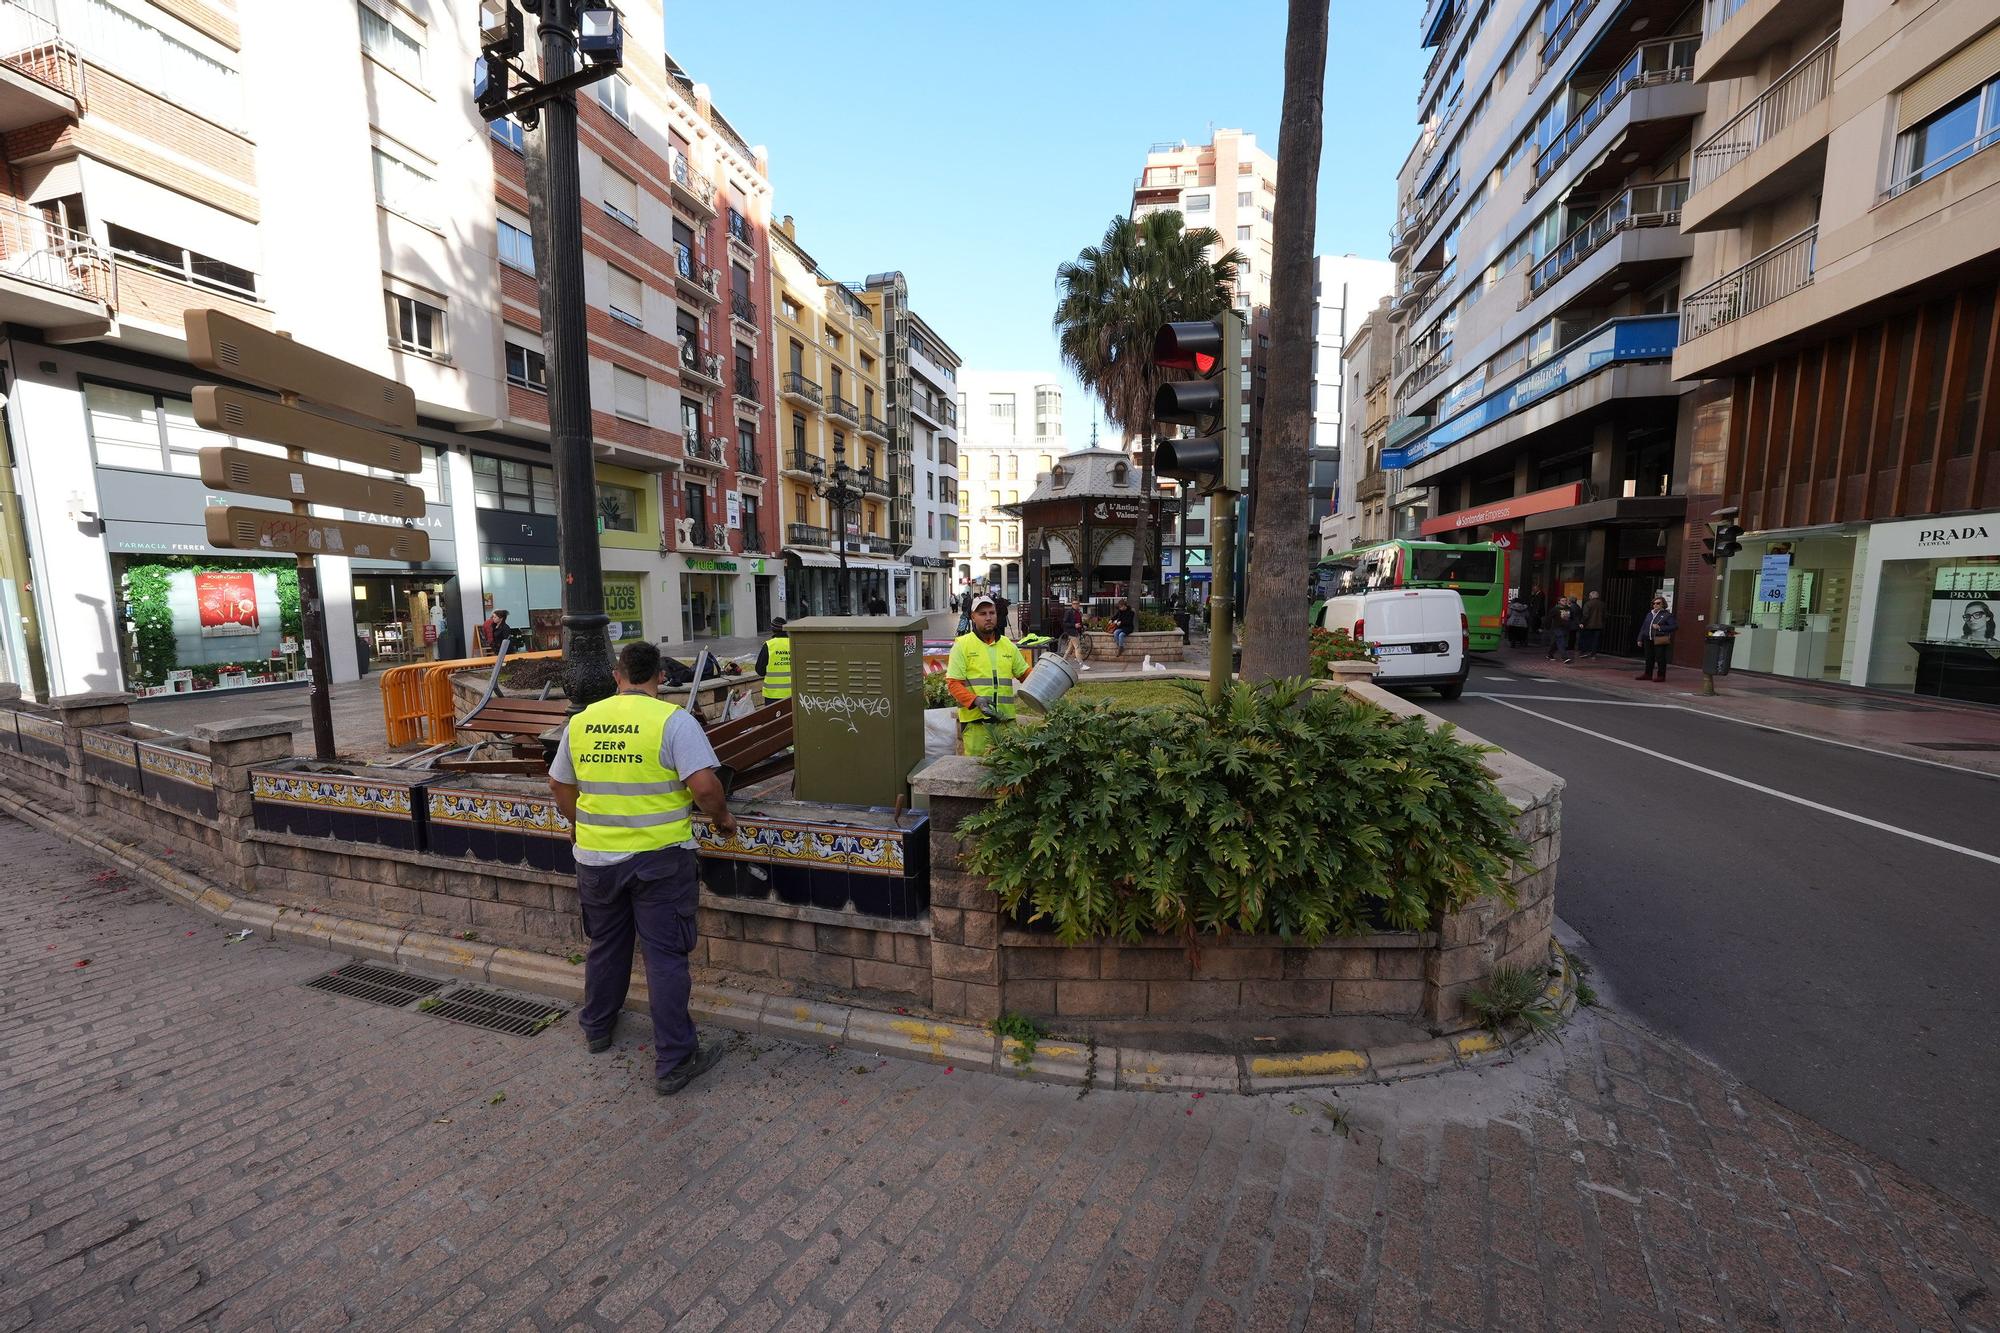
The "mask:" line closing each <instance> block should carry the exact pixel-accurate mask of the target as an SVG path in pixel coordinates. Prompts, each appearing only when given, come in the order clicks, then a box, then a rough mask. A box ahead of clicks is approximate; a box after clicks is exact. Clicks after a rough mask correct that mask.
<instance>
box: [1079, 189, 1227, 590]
mask: <svg viewBox="0 0 2000 1333" xmlns="http://www.w3.org/2000/svg"><path fill="white" fill-rule="evenodd" d="M1211 254H1214V255H1216V256H1217V257H1216V258H1213V259H1211V258H1210V257H1209V256H1210V255H1211ZM1242 262H1243V256H1242V255H1241V254H1239V253H1237V252H1236V251H1235V250H1228V251H1224V250H1223V248H1222V235H1221V233H1219V232H1217V231H1216V230H1215V229H1214V228H1213V227H1195V228H1192V229H1187V230H1184V229H1183V227H1182V224H1181V215H1180V214H1179V213H1178V212H1176V211H1174V210H1172V209H1168V210H1166V211H1163V212H1159V213H1149V214H1147V215H1146V216H1145V217H1143V218H1140V219H1139V220H1138V221H1137V222H1134V221H1132V220H1131V219H1130V218H1123V217H1119V218H1113V219H1112V220H1111V225H1110V226H1108V227H1106V228H1105V229H1104V239H1103V240H1101V241H1099V242H1098V243H1097V244H1096V245H1090V246H1085V247H1084V248H1083V249H1082V250H1080V251H1078V252H1077V256H1076V258H1075V260H1073V261H1071V262H1070V263H1067V264H1061V265H1058V266H1057V268H1056V289H1057V291H1058V292H1059V293H1060V297H1059V299H1058V300H1057V302H1056V314H1055V321H1054V323H1055V330H1056V334H1057V341H1058V344H1059V346H1060V348H1061V350H1062V359H1063V363H1064V364H1065V365H1067V366H1069V368H1070V369H1071V370H1073V371H1075V372H1076V377H1077V378H1078V379H1079V380H1082V381H1083V385H1084V387H1085V388H1087V389H1089V390H1090V391H1091V392H1092V393H1094V394H1096V395H1097V398H1098V401H1099V402H1101V403H1102V404H1103V405H1104V416H1105V419H1106V420H1108V421H1109V422H1110V423H1111V424H1112V425H1114V426H1117V427H1118V428H1119V429H1121V430H1123V431H1124V432H1125V433H1126V434H1127V435H1128V436H1134V435H1137V436H1143V437H1144V440H1145V445H1144V451H1143V453H1142V454H1141V457H1140V469H1139V472H1140V477H1139V484H1140V496H1141V503H1140V505H1139V526H1138V529H1137V531H1136V532H1134V534H1133V543H1132V569H1131V586H1132V596H1133V602H1134V605H1135V606H1136V605H1137V603H1138V596H1139V592H1140V590H1141V588H1142V587H1143V586H1144V585H1143V578H1144V573H1143V571H1144V569H1145V562H1146V557H1147V555H1148V553H1149V552H1150V551H1151V550H1152V546H1153V508H1152V497H1153V486H1154V482H1153V395H1154V394H1155V393H1157V392H1158V390H1159V387H1160V382H1161V379H1162V378H1163V376H1164V372H1162V371H1160V370H1159V369H1157V368H1156V367H1155V366H1154V365H1153V338H1154V336H1155V335H1156V334H1158V332H1159V330H1160V326H1161V325H1162V324H1167V323H1171V322H1173V321H1175V320H1184V319H1215V318H1218V317H1219V316H1220V315H1221V314H1222V312H1223V311H1224V310H1226V309H1228V308H1229V298H1230V293H1231V291H1232V290H1233V289H1234V286H1235V283H1236V269H1237V266H1238V265H1239V264H1241V263H1242ZM1082 559H1083V562H1084V563H1085V565H1086V566H1088V564H1089V561H1090V556H1089V553H1088V552H1085V553H1083V556H1082Z"/></svg>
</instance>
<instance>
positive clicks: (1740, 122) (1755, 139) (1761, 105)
mask: <svg viewBox="0 0 2000 1333" xmlns="http://www.w3.org/2000/svg"><path fill="white" fill-rule="evenodd" d="M1838 41H1839V34H1838V33H1836V34H1834V35H1833V36H1832V37H1829V38H1827V39H1826V40H1825V41H1823V42H1821V43H1820V44H1819V45H1818V46H1815V47H1814V48H1813V49H1812V50H1811V51H1810V52H1808V53H1807V54H1806V57H1805V59H1803V60H1801V61H1799V62H1798V63H1797V64H1796V65H1793V66H1792V67H1791V68H1790V69H1788V70H1786V71H1785V72H1784V73H1783V74H1781V75H1779V76H1778V78H1777V80H1776V81H1775V82H1774V83H1772V84H1771V86H1770V87H1768V88H1766V89H1765V90H1764V91H1763V92H1762V93H1760V94H1758V96H1757V100H1756V101H1754V102H1752V103H1751V104H1750V105H1749V106H1746V107H1744V108H1743V109H1742V110H1741V111H1739V112H1737V113H1736V114H1735V115H1733V116H1731V117H1730V118H1729V119H1728V120H1727V121H1725V122H1724V123H1723V126H1722V128H1721V129H1719V130H1717V131H1716V132H1715V133H1714V134H1711V135H1709V136H1708V138H1707V140H1706V141H1704V142H1703V143H1702V145H1701V147H1699V148H1697V149H1695V150H1694V188H1695V189H1697V190H1701V189H1704V188H1706V187H1707V186H1708V185H1710V184H1711V183H1712V182H1714V181H1715V179H1716V178H1717V177H1719V176H1721V175H1722V173H1723V172H1725V171H1728V170H1729V169H1730V168H1731V167H1733V166H1735V165H1736V164H1737V163H1738V162H1741V161H1742V160H1743V159H1744V158H1746V157H1748V156H1750V154H1752V153H1754V152H1756V151H1757V150H1758V149H1759V148H1761V147H1763V146H1764V144H1766V143H1768V142H1769V141H1770V140H1771V139H1772V137H1774V136H1775V135H1777V134H1778V133H1779V132H1780V131H1782V130H1783V129H1785V128H1786V127H1787V126H1789V125H1791V124H1792V123H1793V122H1794V121H1796V120H1797V119H1798V118H1799V117H1800V116H1802V115H1804V114H1805V113H1806V112H1807V111H1809V110H1811V109H1812V108H1813V107H1815V106H1817V105H1819V104H1820V103H1821V102H1823V101H1825V100H1826V95H1827V93H1829V92H1831V91H1832V89H1833V57H1834V51H1835V47H1836V46H1837V45H1838Z"/></svg>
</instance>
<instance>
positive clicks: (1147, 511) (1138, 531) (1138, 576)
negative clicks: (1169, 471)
mask: <svg viewBox="0 0 2000 1333" xmlns="http://www.w3.org/2000/svg"><path fill="white" fill-rule="evenodd" d="M1140 447H1141V449H1143V450H1144V452H1143V453H1141V454H1140V456H1139V524H1138V526H1137V527H1135V528H1133V529H1132V589H1131V591H1130V592H1129V593H1127V594H1126V595H1127V596H1129V597H1130V598H1131V599H1132V610H1133V612H1134V613H1136V612H1137V611H1138V610H1139V596H1140V594H1141V592H1142V591H1144V589H1145V586H1146V583H1145V580H1146V555H1147V553H1148V552H1149V551H1151V550H1152V549H1153V503H1152V501H1153V433H1152V432H1151V431H1148V432H1146V440H1145V443H1144V444H1143V445H1141V446H1140Z"/></svg>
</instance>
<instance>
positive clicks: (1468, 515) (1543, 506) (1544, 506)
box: [1418, 481, 1583, 537]
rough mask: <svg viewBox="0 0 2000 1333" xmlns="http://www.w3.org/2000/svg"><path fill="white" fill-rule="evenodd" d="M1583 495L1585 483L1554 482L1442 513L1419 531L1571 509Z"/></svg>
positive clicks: (1431, 532)
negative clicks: (1492, 500) (1490, 501)
mask: <svg viewBox="0 0 2000 1333" xmlns="http://www.w3.org/2000/svg"><path fill="white" fill-rule="evenodd" d="M1582 499H1583V483H1582V482H1580V481H1572V482H1570V483H1568V484H1567V485H1563V486H1551V487H1549V488H1548V489H1547V490H1545V491H1531V492H1529V493H1528V494H1527V495H1517V496H1515V497H1514V498H1513V499H1511V500H1497V501H1495V502H1494V503H1492V504H1490V505H1475V506H1474V507H1473V508H1471V509H1460V510H1458V511H1457V512H1455V513H1450V514H1439V515H1438V516H1437V517H1436V518H1433V519H1427V520H1425V522H1424V525H1423V526H1422V527H1421V528H1419V529H1418V531H1419V532H1421V533H1422V534H1423V535H1424V536H1426V537H1435V536H1437V535H1438V534H1439V533H1445V532H1463V531H1465V529H1467V528H1485V527H1492V526H1493V525H1495V524H1498V523H1512V522H1514V521H1515V520H1516V519H1523V518H1526V517H1528V516H1529V515H1530V514H1546V513H1548V512H1550V511H1551V510H1561V509H1570V508H1573V507H1574V506H1575V505H1576V504H1577V503H1578V502H1580V501H1581V500H1582ZM1530 526H1532V525H1530Z"/></svg>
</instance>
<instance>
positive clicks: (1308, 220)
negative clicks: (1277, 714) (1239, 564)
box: [1218, 0, 1327, 681]
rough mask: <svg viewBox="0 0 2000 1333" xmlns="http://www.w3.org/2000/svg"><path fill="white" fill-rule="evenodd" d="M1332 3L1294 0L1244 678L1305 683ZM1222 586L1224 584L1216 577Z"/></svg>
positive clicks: (1256, 462) (1254, 484)
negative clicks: (1318, 261) (1317, 242)
mask: <svg viewBox="0 0 2000 1333" xmlns="http://www.w3.org/2000/svg"><path fill="white" fill-rule="evenodd" d="M1326 28H1327V0H1291V9H1290V14H1289V16H1288V18H1287V21H1286V26H1285V96H1284V101H1283V103H1282V104H1281V106H1280V109H1279V113H1278V199H1277V207H1276V209H1275V210H1274V211H1275V216H1274V217H1273V218H1272V219H1271V231H1272V243H1271V347H1270V362H1269V370H1270V375H1269V381H1268V382H1269V385H1270V387H1269V389H1268V390H1267V391H1266V393H1265V422H1264V430H1263V438H1262V439H1261V440H1260V441H1259V442H1258V445H1257V448H1256V450H1255V455H1254V457H1253V459H1252V463H1253V467H1254V472H1253V475H1252V478H1251V484H1250V494H1251V495H1252V497H1253V500H1252V503H1253V504H1254V505H1255V512H1256V531H1255V536H1254V539H1253V542H1252V545H1251V547H1250V562H1249V567H1250V568H1249V578H1248V580H1247V586H1246V587H1245V589H1244V607H1243V621H1244V624H1243V678H1244V679H1245V680H1251V681H1265V680H1274V679H1277V678H1279V677H1282V676H1303V675H1305V674H1306V671H1307V666H1308V661H1307V648H1308V640H1309V637H1310V636H1309V635H1308V633H1307V628H1308V627H1307V625H1306V616H1305V588H1306V570H1307V565H1308V563H1309V562H1310V561H1311V560H1312V558H1313V552H1314V551H1315V550H1316V549H1317V548H1318V542H1317V541H1316V540H1315V534H1313V533H1312V532H1310V531H1308V530H1307V529H1308V526H1309V519H1310V513H1311V500H1310V498H1309V497H1310V495H1311V490H1310V487H1309V486H1308V485H1307V482H1308V473H1309V470H1310V468H1311V465H1312V347H1313V330H1312V313H1313V311H1312V308H1313V281H1312V280H1313V275H1312V252H1313V228H1314V225H1315V223H1316V221H1317V217H1318V206H1317V203H1316V199H1315V196H1316V195H1317V193H1318V191H1319V155H1320V134H1321V120H1322V117H1323V115H1324V111H1325V106H1324V103H1325V95H1324V93H1323V91H1322V90H1323V88H1324V86H1325V83H1326ZM1218 577H1220V576H1219V575H1218Z"/></svg>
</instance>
